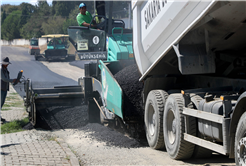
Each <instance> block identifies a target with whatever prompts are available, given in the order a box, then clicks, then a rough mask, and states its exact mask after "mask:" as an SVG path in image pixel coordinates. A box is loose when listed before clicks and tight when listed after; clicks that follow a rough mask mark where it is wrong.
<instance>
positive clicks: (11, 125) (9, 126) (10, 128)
mask: <svg viewBox="0 0 246 166" xmlns="http://www.w3.org/2000/svg"><path fill="white" fill-rule="evenodd" d="M28 122H29V119H28V118H25V119H22V120H14V121H12V122H8V123H4V124H2V125H1V134H6V133H15V132H20V131H23V129H22V128H23V127H24V126H25V125H26V124H27V123H28Z"/></svg>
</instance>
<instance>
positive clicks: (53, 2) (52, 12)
mask: <svg viewBox="0 0 246 166" xmlns="http://www.w3.org/2000/svg"><path fill="white" fill-rule="evenodd" d="M56 4H57V2H56V0H53V1H52V7H51V14H52V15H53V16H54V15H55V14H56V10H55V6H56Z"/></svg>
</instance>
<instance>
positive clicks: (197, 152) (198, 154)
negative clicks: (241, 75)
mask: <svg viewBox="0 0 246 166" xmlns="http://www.w3.org/2000/svg"><path fill="white" fill-rule="evenodd" d="M190 98H191V102H192V105H191V107H190V108H193V109H198V107H199V103H200V101H201V100H202V99H203V98H202V97H200V96H199V95H196V94H194V93H191V94H190ZM194 119H195V121H196V125H194V126H195V130H196V136H198V137H200V138H201V134H200V133H199V131H198V122H197V120H196V118H194ZM211 156H212V151H211V150H209V149H207V148H204V147H201V146H199V145H195V148H194V153H193V156H192V157H193V158H198V159H199V158H209V157H211Z"/></svg>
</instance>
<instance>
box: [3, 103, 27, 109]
mask: <svg viewBox="0 0 246 166" xmlns="http://www.w3.org/2000/svg"><path fill="white" fill-rule="evenodd" d="M4 107H24V104H23V101H16V102H5V103H4V105H3V108H4Z"/></svg>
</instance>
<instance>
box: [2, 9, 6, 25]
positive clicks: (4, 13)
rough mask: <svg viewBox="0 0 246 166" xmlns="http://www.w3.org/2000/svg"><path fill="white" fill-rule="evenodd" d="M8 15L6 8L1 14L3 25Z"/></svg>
mask: <svg viewBox="0 0 246 166" xmlns="http://www.w3.org/2000/svg"><path fill="white" fill-rule="evenodd" d="M6 17H7V15H6V12H5V10H4V11H3V13H2V15H1V25H2V24H3V22H4V20H5V19H6Z"/></svg>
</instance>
